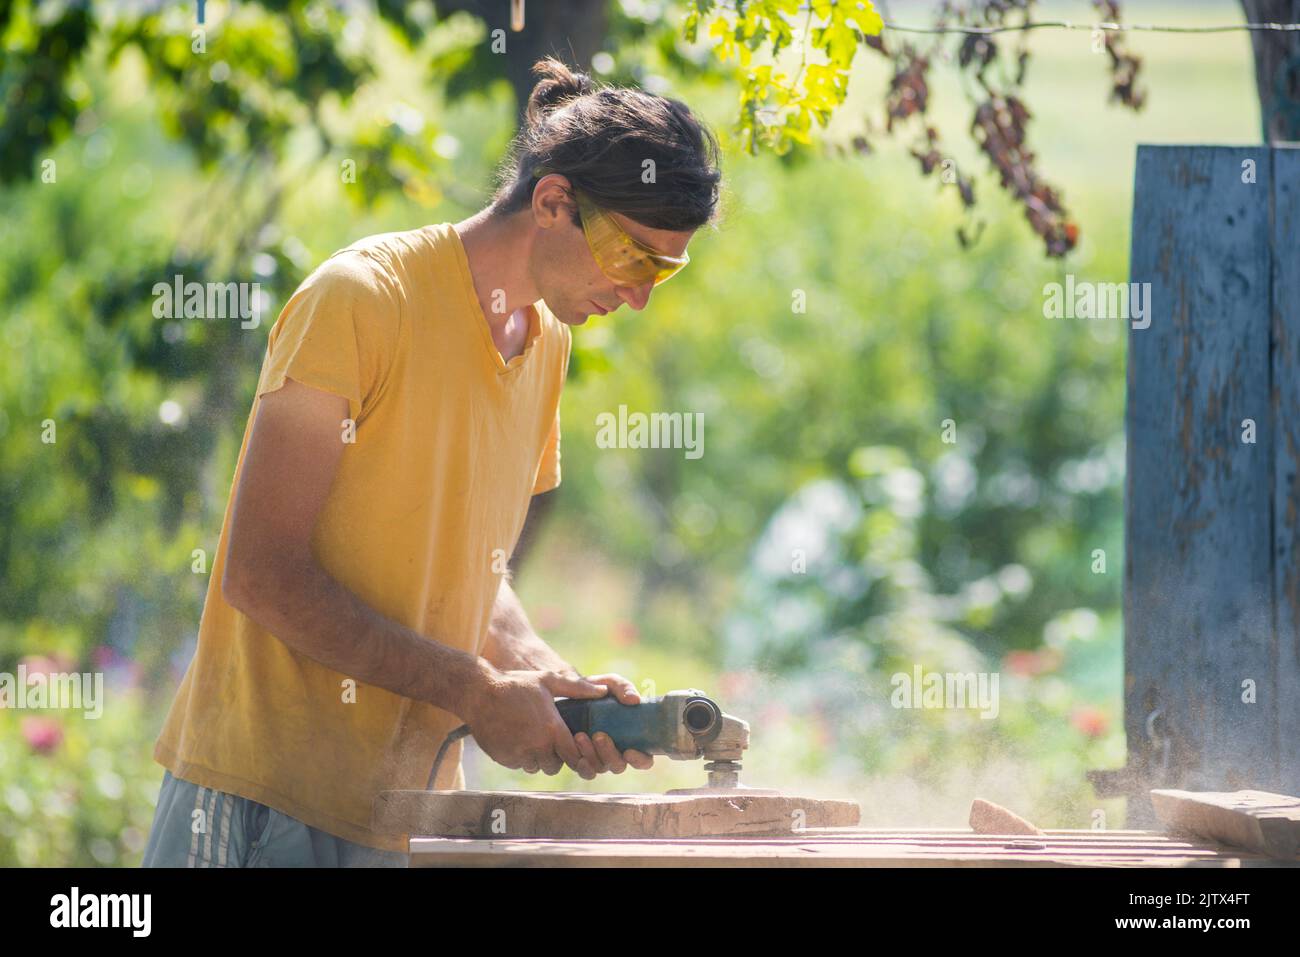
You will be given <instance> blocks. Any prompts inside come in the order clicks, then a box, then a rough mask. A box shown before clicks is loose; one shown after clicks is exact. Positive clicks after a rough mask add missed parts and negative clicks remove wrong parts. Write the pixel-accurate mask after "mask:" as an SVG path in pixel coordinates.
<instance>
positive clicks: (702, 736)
mask: <svg viewBox="0 0 1300 957" xmlns="http://www.w3.org/2000/svg"><path fill="white" fill-rule="evenodd" d="M555 708H556V710H557V711H559V712H560V717H562V718H563V719H564V723H565V725H567V726H568V728H569V730H570V731H571V732H573V733H574V734H577V733H578V732H579V731H582V732H585V733H586V734H587V735H588V736H592V735H595V734H597V733H599V732H604V733H605V734H607V735H609V737H610V739H611V740H612V741H613V742H614V746H615V747H617V748H618V749H619V750H620V751H626V750H628V749H629V748H631V749H635V750H637V751H641V752H643V753H645V754H663V755H666V756H668V757H669V758H672V759H674V760H678V761H689V760H693V759H696V758H701V757H708V758H713V759H716V760H736V759H738V758H739V757H740V756H741V752H743V751H744V748H745V746H746V745H747V744H748V731H749V726H748V725H747V724H745V722H743V721H739V720H738V719H736V718H732V717H731V716H729V715H725V714H723V713H722V709H721V708H719V707H718V706H717V704H716V703H714V702H713V701H712V700H711V699H710V698H708V697H706V696H705V695H704V693H703V692H700V691H696V690H693V689H691V690H686V691H672V692H669V693H668V694H666V695H663V696H661V697H658V698H650V699H648V700H646V701H642V702H640V703H639V704H621V703H619V701H618V699H616V698H614V697H613V696H612V695H607V696H605V697H604V698H561V699H559V700H558V701H556V702H555Z"/></svg>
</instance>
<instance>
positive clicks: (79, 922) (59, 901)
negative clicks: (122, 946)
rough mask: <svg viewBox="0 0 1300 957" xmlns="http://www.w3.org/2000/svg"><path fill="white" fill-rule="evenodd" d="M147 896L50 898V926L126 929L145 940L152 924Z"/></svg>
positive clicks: (78, 893)
mask: <svg viewBox="0 0 1300 957" xmlns="http://www.w3.org/2000/svg"><path fill="white" fill-rule="evenodd" d="M152 910H153V896H152V895H151V894H85V895H83V894H82V893H81V890H80V888H77V887H74V888H72V893H70V894H55V895H54V896H53V897H51V898H50V926H51V927H129V928H130V929H131V934H132V936H133V937H148V936H149V929H150V926H151V924H152V920H151V912H152Z"/></svg>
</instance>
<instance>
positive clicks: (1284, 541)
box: [1093, 145, 1300, 827]
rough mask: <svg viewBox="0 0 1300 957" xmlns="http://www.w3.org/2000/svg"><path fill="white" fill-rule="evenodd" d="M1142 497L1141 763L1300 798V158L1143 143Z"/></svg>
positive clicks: (1132, 586)
mask: <svg viewBox="0 0 1300 957" xmlns="http://www.w3.org/2000/svg"><path fill="white" fill-rule="evenodd" d="M1130 272H1131V280H1132V282H1134V283H1150V287H1149V291H1150V297H1149V301H1148V304H1149V310H1150V311H1149V314H1148V315H1149V317H1150V320H1151V321H1150V324H1149V325H1147V326H1146V327H1145V328H1137V327H1136V324H1134V325H1131V327H1130V331H1129V338H1128V342H1129V351H1128V410H1127V414H1126V423H1125V424H1126V429H1127V438H1128V474H1127V486H1126V491H1125V563H1124V566H1125V567H1124V682H1125V689H1124V708H1125V720H1124V726H1125V732H1126V735H1127V738H1128V754H1129V757H1128V762H1129V763H1128V767H1127V768H1125V769H1124V770H1123V771H1122V772H1118V773H1116V772H1101V773H1098V774H1095V775H1094V776H1093V780H1094V783H1095V784H1097V789H1098V792H1099V794H1102V795H1103V796H1105V795H1107V794H1120V793H1124V794H1126V795H1127V796H1129V797H1130V801H1129V809H1128V810H1129V813H1128V821H1129V826H1130V827H1132V826H1149V825H1150V823H1151V820H1152V814H1151V807H1150V803H1149V800H1148V799H1147V798H1146V792H1147V790H1149V789H1150V788H1157V787H1174V788H1187V789H1190V790H1235V789H1239V788H1258V789H1262V790H1271V791H1282V792H1284V793H1290V794H1300V555H1297V553H1296V552H1297V537H1298V535H1300V150H1297V149H1290V148H1285V147H1276V146H1274V147H1269V146H1262V145H1261V146H1254V147H1217V146H1141V147H1139V148H1138V156H1137V172H1136V176H1135V195H1134V205H1133V236H1132V255H1131V264H1130Z"/></svg>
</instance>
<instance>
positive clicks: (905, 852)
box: [411, 829, 1276, 867]
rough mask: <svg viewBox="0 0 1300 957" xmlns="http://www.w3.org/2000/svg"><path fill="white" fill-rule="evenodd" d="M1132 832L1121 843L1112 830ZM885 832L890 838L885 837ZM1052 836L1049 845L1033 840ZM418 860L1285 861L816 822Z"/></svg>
mask: <svg viewBox="0 0 1300 957" xmlns="http://www.w3.org/2000/svg"><path fill="white" fill-rule="evenodd" d="M1116 836H1119V837H1122V838H1123V843H1120V844H1116V843H1114V842H1113V841H1112V840H1110V839H1111V838H1114V837H1116ZM882 837H884V838H885V839H882ZM1024 845H1044V846H1024ZM411 855H412V856H411V864H412V866H413V867H443V866H454V867H498V866H510V867H518V866H524V867H539V866H543V867H629V866H636V867H990V866H993V867H1239V866H1243V865H1245V866H1270V865H1271V866H1276V862H1272V861H1269V860H1268V859H1267V858H1265V857H1263V856H1261V855H1258V854H1253V853H1251V852H1247V851H1240V850H1229V849H1225V848H1223V847H1221V846H1219V845H1217V844H1215V843H1210V842H1191V841H1184V840H1179V839H1176V838H1171V837H1169V836H1168V835H1163V834H1159V833H1156V832H1150V831H1146V832H1135V833H1129V834H1127V835H1115V834H1110V833H1107V832H1097V831H1074V832H1057V833H1054V834H1053V833H1049V834H1047V835H1044V836H1043V837H1042V838H1033V839H1026V838H1024V837H1021V836H1017V835H1005V836H1001V837H991V836H986V835H976V834H974V833H972V832H969V831H967V832H965V833H964V834H963V835H954V834H953V833H952V832H916V833H914V834H913V835H912V836H911V837H909V838H906V839H903V838H900V837H899V835H898V833H897V832H895V831H889V832H880V831H873V830H865V829H858V830H854V831H846V829H833V830H831V829H810V830H809V831H808V832H805V833H804V834H802V835H800V836H799V837H798V838H794V837H790V838H784V839H765V840H760V839H752V838H711V839H705V838H701V839H694V840H677V841H663V840H641V841H625V840H606V841H561V840H544V839H514V840H484V839H465V838H415V839H413V840H412V841H411Z"/></svg>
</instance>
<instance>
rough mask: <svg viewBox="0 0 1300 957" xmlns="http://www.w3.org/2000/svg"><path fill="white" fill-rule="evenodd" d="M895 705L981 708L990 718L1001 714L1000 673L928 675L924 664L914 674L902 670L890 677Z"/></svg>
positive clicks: (985, 715) (917, 666) (936, 672)
mask: <svg viewBox="0 0 1300 957" xmlns="http://www.w3.org/2000/svg"><path fill="white" fill-rule="evenodd" d="M890 684H892V685H893V686H894V693H893V694H892V695H890V696H889V703H890V704H891V705H893V706H894V707H895V708H978V709H980V717H981V718H984V719H986V720H988V719H992V718H996V717H997V716H998V675H997V672H993V673H992V674H989V673H987V672H979V673H978V674H977V673H975V672H967V673H965V674H962V673H954V672H940V671H931V672H930V673H929V674H926V673H925V672H923V671H922V670H921V666H920V665H916V666H915V667H914V668H913V669H912V674H910V675H909V674H908V673H907V672H905V671H900V672H898V673H897V674H896V675H894V676H893V677H892V678H891V679H890Z"/></svg>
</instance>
